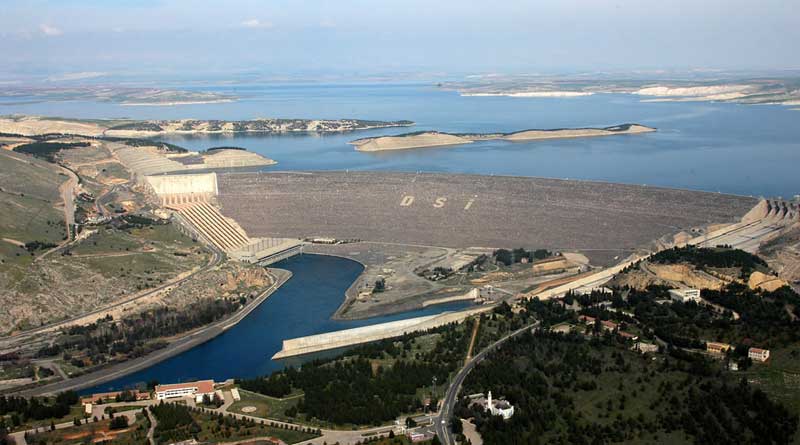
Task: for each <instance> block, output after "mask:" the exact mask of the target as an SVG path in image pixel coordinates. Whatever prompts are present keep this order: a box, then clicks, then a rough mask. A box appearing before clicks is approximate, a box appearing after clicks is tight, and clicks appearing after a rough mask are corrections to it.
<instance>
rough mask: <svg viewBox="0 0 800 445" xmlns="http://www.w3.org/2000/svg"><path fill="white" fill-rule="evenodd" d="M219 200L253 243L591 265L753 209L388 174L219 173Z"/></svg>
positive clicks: (747, 203)
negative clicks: (527, 252)
mask: <svg viewBox="0 0 800 445" xmlns="http://www.w3.org/2000/svg"><path fill="white" fill-rule="evenodd" d="M217 198H218V202H219V204H220V206H221V209H222V213H223V214H224V215H226V216H228V217H231V218H234V219H235V220H236V221H237V222H238V223H239V224H240V225H241V226H242V227H243V228H244V229H245V230H246V231H247V233H249V234H252V235H253V236H260V237H286V238H291V237H331V238H338V239H360V240H364V241H374V242H384V243H400V244H414V245H430V246H442V247H471V246H481V247H507V248H513V247H518V246H524V247H528V248H550V249H564V250H566V249H569V250H579V251H583V252H585V253H586V254H587V255H588V256H589V257H590V258H591V259H592V260H593V262H595V264H610V263H612V262H615V261H614V257H615V256H618V255H620V254H625V253H628V252H630V251H631V250H632V249H635V248H637V247H641V246H644V245H646V244H648V243H649V242H651V241H653V240H655V239H658V238H659V237H662V236H664V235H666V234H671V233H677V232H679V231H682V230H688V229H690V228H693V227H700V226H705V225H708V224H715V223H732V222H736V221H738V220H739V218H741V216H742V215H744V214H745V213H746V212H747V211H748V210H750V209H751V208H752V207H753V206H754V205H755V204H756V203H757V200H756V199H755V198H750V197H742V196H734V195H724V194H719V193H708V192H699V191H687V190H675V189H665V188H658V187H647V186H638V185H624V184H612V183H604V182H592V181H570V180H559V179H542V178H523V177H504V176H478V175H461V174H459V175H452V174H438V173H425V174H415V173H388V172H270V173H266V172H262V173H223V174H220V175H219V195H218V197H217Z"/></svg>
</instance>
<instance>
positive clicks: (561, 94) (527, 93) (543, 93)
mask: <svg viewBox="0 0 800 445" xmlns="http://www.w3.org/2000/svg"><path fill="white" fill-rule="evenodd" d="M592 94H594V93H593V92H589V91H516V92H508V93H461V96H464V97H469V96H475V97H493V96H500V97H533V98H537V97H539V98H544V97H582V96H591V95H592Z"/></svg>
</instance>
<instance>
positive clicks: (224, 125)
mask: <svg viewBox="0 0 800 445" xmlns="http://www.w3.org/2000/svg"><path fill="white" fill-rule="evenodd" d="M412 125H414V122H411V121H407V120H401V121H388V122H387V121H373V120H361V119H336V120H327V119H273V118H261V119H251V120H239V121H225V120H216V119H209V120H198V119H176V120H131V119H67V118H59V117H42V116H25V115H11V116H0V133H9V134H16V135H22V136H32V135H42V134H52V133H61V134H72V135H77V136H94V137H99V136H109V137H123V138H149V137H154V136H163V135H167V134H235V133H302V132H309V133H312V132H313V133H338V132H344V131H356V130H369V129H374V128H387V127H409V126H412Z"/></svg>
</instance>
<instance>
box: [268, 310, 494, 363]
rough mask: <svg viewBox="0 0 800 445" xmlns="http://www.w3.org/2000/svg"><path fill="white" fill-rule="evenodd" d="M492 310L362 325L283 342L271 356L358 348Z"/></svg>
mask: <svg viewBox="0 0 800 445" xmlns="http://www.w3.org/2000/svg"><path fill="white" fill-rule="evenodd" d="M491 309H492V307H491V306H485V307H481V308H478V309H471V310H467V311H460V312H445V313H443V314H439V315H429V316H426V317H417V318H409V319H407V320H399V321H392V322H389V323H381V324H376V325H372V326H363V327H360V328H353V329H345V330H343V331H336V332H328V333H325V334H318V335H310V336H307V337H298V338H293V339H290V340H284V341H283V347H282V348H281V350H280V351H278V352H277V353H276V354H275V355H273V356H272V358H273V360H277V359H282V358H286V357H293V356H296V355H303V354H311V353H313V352H320V351H327V350H329V349H337V348H343V347H345V346H353V345H359V344H363V343H369V342H373V341H378V340H384V339H387V338H395V337H401V336H403V335H405V334H408V333H411V332H420V331H425V330H428V329H433V328H437V327H439V326H444V325H446V324H449V323H454V322H460V321H463V320H464V319H466V318H467V317H469V316H471V315H474V314H478V313H481V312H487V311H489V310H491Z"/></svg>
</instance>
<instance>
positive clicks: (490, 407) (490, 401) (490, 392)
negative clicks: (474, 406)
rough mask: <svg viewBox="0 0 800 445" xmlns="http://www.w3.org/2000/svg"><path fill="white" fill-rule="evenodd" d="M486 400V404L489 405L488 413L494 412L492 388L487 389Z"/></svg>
mask: <svg viewBox="0 0 800 445" xmlns="http://www.w3.org/2000/svg"><path fill="white" fill-rule="evenodd" d="M488 402H489V404H488V406H489V412H490V413H492V414H494V405H492V390H489V399H488Z"/></svg>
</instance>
